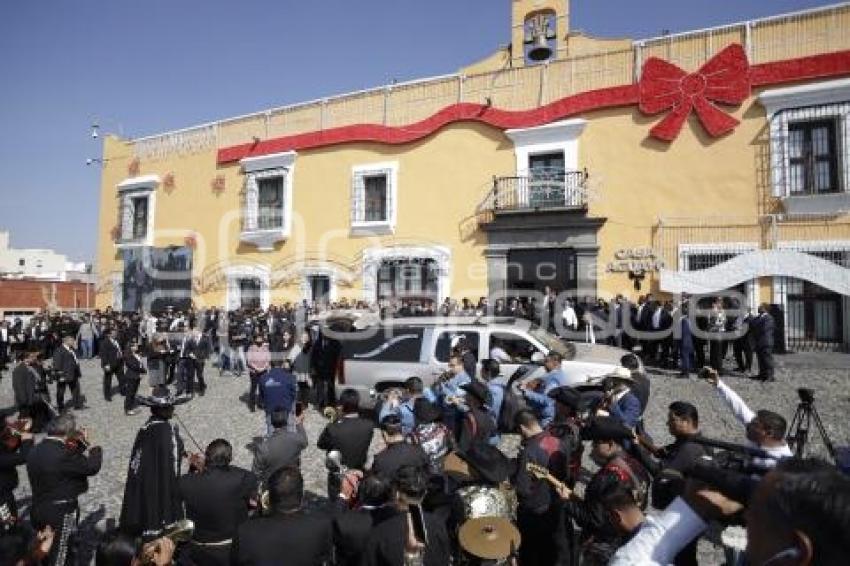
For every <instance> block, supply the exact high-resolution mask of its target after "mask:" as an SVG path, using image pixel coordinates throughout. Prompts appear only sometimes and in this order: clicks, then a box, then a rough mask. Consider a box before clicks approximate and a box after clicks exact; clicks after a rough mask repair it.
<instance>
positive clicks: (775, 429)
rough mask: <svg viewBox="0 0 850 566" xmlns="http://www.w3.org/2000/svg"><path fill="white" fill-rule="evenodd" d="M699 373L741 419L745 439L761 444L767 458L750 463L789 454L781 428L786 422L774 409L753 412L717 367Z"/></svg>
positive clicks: (772, 460)
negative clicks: (723, 378) (722, 378)
mask: <svg viewBox="0 0 850 566" xmlns="http://www.w3.org/2000/svg"><path fill="white" fill-rule="evenodd" d="M700 377H704V378H705V380H706V381H708V382H709V383H710V384H712V385H714V386H715V387H716V388H717V393H718V395H720V398H721V399H723V401H724V402H725V403H726V404H727V405H728V406H729V408H730V409H732V412H733V413H734V415H735V417H736V418H737V419H738V420H739V421H741V423H742V424H743V425H744V426H745V427H746V430H747V440H748V441H749V442H750V443H751V444H752V445H753V446H755V447H758V448H761V449H762V450H764V451H765V452H767V453H768V454H770V456H771V458H770V459H767V458H756V459H755V460H754V463H755V464H756V465H759V466H762V467H772V466H774V465H775V464H776V461H777V460H779V459H781V458H788V457H790V456H791V455H792V452H791V448H789V447H788V444H787V443H786V442H785V430H786V428H787V427H788V423H787V422H786V421H785V419H784V418H783V417H782V415H779V414H777V413H774V412H773V411H768V410H767V409H761V410H759V411H757V412H753V411H752V409H750V408H749V407H748V406H747V404H746V403H745V402H744V400H743V399H741V397H739V396H738V394H737V393H735V391H733V390H732V388H731V387H729V386H728V385H726V384H725V383H724V382H723V381H722V380H721V379H720V377H719V375H718V372H717V370H715V369H713V368H703V370H702V371H700Z"/></svg>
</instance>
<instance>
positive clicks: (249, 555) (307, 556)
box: [231, 511, 333, 566]
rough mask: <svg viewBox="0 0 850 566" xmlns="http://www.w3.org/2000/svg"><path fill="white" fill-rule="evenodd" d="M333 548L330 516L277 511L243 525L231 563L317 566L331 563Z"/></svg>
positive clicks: (234, 542)
mask: <svg viewBox="0 0 850 566" xmlns="http://www.w3.org/2000/svg"><path fill="white" fill-rule="evenodd" d="M332 548H333V530H332V528H331V519H330V517H327V516H324V515H321V514H319V513H306V512H304V511H297V512H295V513H292V514H275V515H272V516H270V517H258V518H255V519H251V520H250V521H247V522H246V523H243V524H242V526H240V527H239V531H238V533H237V535H236V539H234V541H233V554H232V561H231V564H235V565H240V566H242V565H245V566H248V565H257V566H277V565H280V566H283V565H285V566H317V565H321V564H329V563H330V559H331V549H332Z"/></svg>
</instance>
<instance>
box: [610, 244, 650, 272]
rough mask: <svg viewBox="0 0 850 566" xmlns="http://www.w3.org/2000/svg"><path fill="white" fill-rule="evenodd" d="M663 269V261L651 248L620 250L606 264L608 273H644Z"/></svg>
mask: <svg viewBox="0 0 850 566" xmlns="http://www.w3.org/2000/svg"><path fill="white" fill-rule="evenodd" d="M661 269H664V260H662V259H661V258H659V257H658V255H657V254H656V253H655V250H653V249H652V248H621V249H619V250H617V251H616V252H614V261H612V262H610V263H609V264H608V268H607V270H608V272H609V273H625V272H629V273H646V272H649V271H659V270H661Z"/></svg>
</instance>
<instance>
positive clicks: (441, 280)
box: [363, 246, 452, 305]
mask: <svg viewBox="0 0 850 566" xmlns="http://www.w3.org/2000/svg"><path fill="white" fill-rule="evenodd" d="M414 258H419V259H433V260H434V261H435V262H436V263H437V270H438V277H437V299H438V302H437V305H439V304H441V303H442V302H443V300H444V299H445V298H446V297H449V296H451V263H452V252H451V249H449V248H448V247H447V246H421V247H412V246H396V247H389V248H384V247H374V248H367V249H365V250H364V251H363V300H365V301H368V302H370V303H371V302H374V301H375V298H376V296H377V292H378V270H379V269H380V268H381V263H383V262H384V261H386V260H393V259H414Z"/></svg>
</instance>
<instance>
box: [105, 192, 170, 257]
mask: <svg viewBox="0 0 850 566" xmlns="http://www.w3.org/2000/svg"><path fill="white" fill-rule="evenodd" d="M159 183H160V180H159V175H142V176H139V177H131V178H129V179H125V180H123V181H121V182H120V183H119V184H118V187H117V190H118V199H119V203H118V206H119V213H120V214H121V224H120V225H119V226H118V228H119V230H120V231H121V233H120V235H119V239H118V241H117V242H115V247H116V248H118V249H124V248H135V247H143V246H153V243H154V233H153V230H154V216H155V212H156V189H157V187H158V186H159ZM137 197H146V198H147V199H148V225H147V228H146V230H145V237H144V238H141V239H133V238H132V235H133V207H132V202H133V199H134V198H137Z"/></svg>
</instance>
